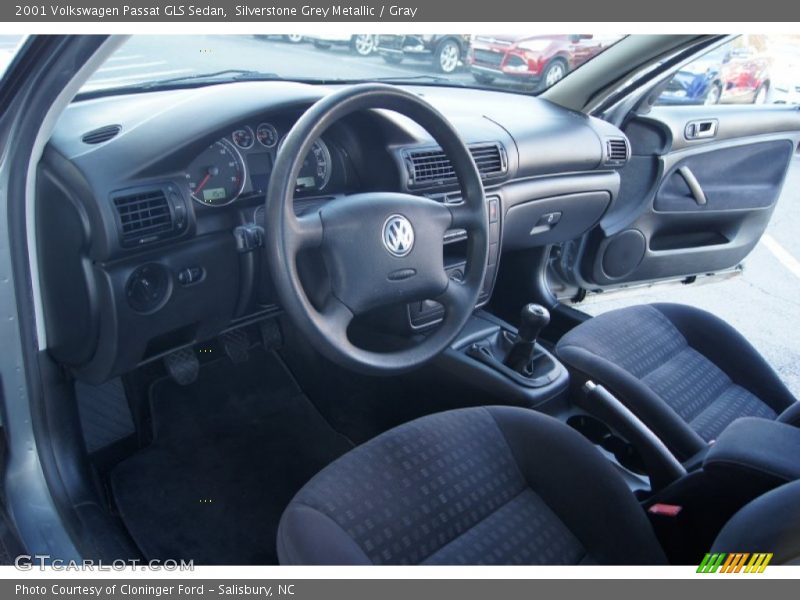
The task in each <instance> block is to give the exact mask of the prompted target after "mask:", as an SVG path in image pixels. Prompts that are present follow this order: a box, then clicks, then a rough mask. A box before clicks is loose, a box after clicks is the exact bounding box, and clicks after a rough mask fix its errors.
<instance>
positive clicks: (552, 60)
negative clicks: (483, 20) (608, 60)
mask: <svg viewBox="0 0 800 600" xmlns="http://www.w3.org/2000/svg"><path fill="white" fill-rule="evenodd" d="M616 39H617V38H616V37H614V38H613V39H605V38H603V39H600V38H594V36H591V35H535V36H520V35H491V36H485V35H479V36H475V37H474V38H473V40H472V45H471V49H470V53H469V59H468V60H469V64H470V70H471V71H472V76H473V77H474V78H475V81H477V82H478V83H482V84H485V85H488V84H490V83H492V82H494V81H495V80H496V79H503V80H506V81H511V82H515V83H518V84H523V85H525V86H533V87H535V88H537V89H546V88H548V87H550V86H551V85H553V84H554V83H556V82H557V81H559V80H561V79H563V77H564V76H565V75H566V74H567V73H569V72H570V71H572V70H573V69H575V68H577V67H579V66H580V65H582V64H583V63H584V62H586V61H587V60H589V59H590V58H593V57H594V56H596V55H597V54H599V53H600V52H601V51H602V50H603V49H604V48H606V47H608V45H610V43H613V41H616Z"/></svg>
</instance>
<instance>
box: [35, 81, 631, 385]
mask: <svg viewBox="0 0 800 600" xmlns="http://www.w3.org/2000/svg"><path fill="white" fill-rule="evenodd" d="M332 89H335V88H332V87H321V86H314V85H307V84H300V83H292V82H239V83H231V84H220V85H210V86H206V87H200V88H195V89H181V90H173V91H158V92H148V93H140V94H128V95H119V96H108V97H104V98H96V99H91V100H85V101H78V102H74V103H73V104H72V105H71V106H70V107H69V108H68V109H67V110H66V111H65V113H64V114H63V115H62V116H61V117H60V119H59V121H58V123H57V126H56V129H55V131H54V134H53V136H52V138H51V140H50V142H49V144H48V146H47V148H46V151H45V154H44V156H43V159H42V161H41V164H40V166H39V176H38V185H37V230H38V239H39V240H40V247H39V252H38V255H39V267H40V275H41V277H40V279H41V280H42V282H43V289H42V292H43V298H44V311H45V322H46V326H47V335H48V348H49V351H50V353H51V354H52V355H53V356H54V358H55V359H56V360H58V361H59V362H60V363H62V364H65V365H67V366H68V367H70V368H71V369H72V370H73V372H74V373H75V375H76V376H77V377H78V378H80V379H83V380H86V381H88V382H94V383H97V382H101V381H105V380H107V379H108V378H110V377H113V376H116V375H119V374H121V373H124V372H127V371H130V370H132V369H134V368H136V367H137V366H138V365H140V364H142V363H144V362H147V361H150V360H154V359H157V358H159V357H161V356H163V355H165V354H167V353H169V352H172V351H174V350H176V349H179V348H181V347H183V346H187V345H190V344H193V343H197V342H199V341H203V340H207V339H211V338H213V337H215V336H217V335H219V334H220V333H222V332H224V331H227V330H229V329H231V328H233V327H236V326H238V325H240V324H244V323H248V322H255V321H257V320H259V319H263V318H266V317H268V316H271V315H274V314H278V313H279V312H280V310H281V307H280V306H279V305H278V303H277V301H276V299H275V295H274V293H273V290H272V287H271V284H270V282H269V274H268V271H267V269H266V260H265V257H264V250H263V246H264V240H263V236H264V235H265V234H264V226H265V222H264V215H265V212H266V211H265V197H266V192H267V187H268V184H269V179H270V174H271V172H272V167H273V165H274V164H275V160H276V157H277V155H278V153H279V152H280V151H281V147H282V140H283V139H284V138H285V136H286V135H287V133H288V132H289V131H290V129H291V127H292V125H293V124H294V122H295V121H296V120H297V119H298V118H299V116H300V115H301V114H302V113H303V112H304V111H305V110H306V109H307V108H308V107H309V106H310V105H311V104H312V103H313V102H315V101H316V100H318V99H319V98H321V97H322V96H323V95H324V94H325V93H327V92H329V91H331V90H332ZM408 89H410V90H412V91H413V92H414V93H417V94H419V95H420V96H422V97H424V98H425V99H426V100H427V101H429V102H430V103H431V104H433V105H434V106H435V107H436V108H438V109H439V110H440V111H441V112H442V113H444V114H445V116H446V117H448V119H449V120H450V121H451V123H453V125H454V126H455V127H456V129H457V130H458V131H459V133H460V134H461V135H462V137H463V139H464V140H465V142H466V143H467V146H468V148H469V149H470V152H471V153H472V155H473V158H474V160H475V162H476V165H477V167H478V169H479V171H480V172H481V176H482V178H483V183H484V187H485V189H486V197H487V212H488V215H489V223H490V247H489V259H488V263H487V269H486V271H487V274H486V278H485V280H484V286H483V290H482V292H481V294H480V297H479V303H478V305H479V306H480V305H483V304H485V303H487V302H489V300H490V299H491V296H492V292H493V289H494V284H495V281H496V278H497V274H498V272H499V270H500V268H501V265H502V256H503V254H505V253H509V252H516V251H519V250H523V249H526V248H531V247H537V246H546V245H549V244H553V243H558V242H561V241H568V240H570V239H574V238H576V237H578V236H580V235H582V234H583V233H585V232H586V231H588V230H589V229H591V228H592V227H594V226H596V225H597V224H598V223H599V222H600V221H601V219H602V217H603V215H604V214H606V212H607V211H608V209H609V207H610V206H611V205H612V203H613V201H614V198H615V197H616V195H617V193H618V191H619V186H620V177H619V172H618V171H619V169H620V168H622V167H623V166H624V164H625V162H626V161H627V158H628V154H629V149H628V147H627V140H626V139H625V136H624V135H623V134H622V132H621V131H619V130H618V129H617V128H616V127H614V126H612V125H610V124H608V123H606V122H604V121H600V120H598V119H594V118H590V117H587V116H585V115H582V114H579V113H574V112H571V111H567V110H565V109H562V108H560V107H557V106H555V105H553V104H550V103H548V102H546V101H543V100H538V99H536V98H533V97H530V96H523V95H519V94H512V93H502V92H496V91H484V90H474V89H461V88H445V87H433V86H419V87H409V88H408ZM620 142H622V147H623V152H622V154H620V153H619V152H616V153H615V149H616V150H618V149H619V147H620ZM370 191H396V192H404V193H413V194H419V195H425V196H428V197H429V198H433V199H435V200H438V201H441V202H457V201H458V200H459V189H458V184H457V181H456V179H455V177H454V173H453V171H452V167H451V166H450V164H449V160H448V159H447V157H446V156H445V155H444V154H443V153H442V152H441V149H439V148H438V146H437V145H436V144H435V142H434V141H433V140H432V138H431V137H430V136H429V135H428V134H427V132H425V131H424V130H423V129H422V128H421V127H419V126H418V125H417V124H415V123H414V122H412V121H410V120H409V119H407V118H405V117H402V116H400V115H398V114H397V113H393V112H389V111H380V110H376V111H367V112H360V113H353V114H351V115H348V116H347V117H345V118H343V119H342V120H340V121H339V122H338V123H336V124H335V125H333V126H331V127H330V128H329V129H328V130H327V131H325V132H324V133H323V135H322V137H320V138H319V139H317V140H315V141H314V143H313V145H312V147H311V151H310V152H309V153H308V155H307V156H306V157H305V159H304V162H303V165H302V167H301V169H300V172H299V174H298V177H297V181H296V188H295V211H296V212H297V213H298V214H302V213H304V212H307V211H313V210H316V209H318V208H319V207H320V206H322V205H323V204H324V203H327V202H335V201H336V199H337V198H339V197H341V196H343V195H346V194H351V193H357V192H358V193H368V192H370ZM443 243H444V244H445V252H444V259H445V264H444V265H443V266H444V268H445V269H446V271H447V272H448V274H449V275H450V276H451V277H452V278H459V277H460V276H463V268H464V260H465V258H464V257H465V256H466V244H467V239H466V234H465V232H463V231H459V230H454V231H448V232H447V234H446V235H445V239H444V240H443ZM303 261H304V262H303V264H302V265H300V264H298V267H299V268H300V271H301V275H302V276H303V279H304V283H305V284H306V286H307V289H309V295H310V299H311V300H312V302H315V301H318V302H321V301H322V298H323V296H324V294H325V293H326V289H327V288H326V285H325V266H324V261H322V260H321V259H320V258H319V257H314V256H309V257H308V258H307V259H305V258H304V259H303ZM441 316H442V307H441V306H439V305H437V304H436V303H435V302H432V301H430V300H421V301H420V302H415V303H412V304H409V305H403V306H397V307H390V308H389V309H388V312H387V313H386V314H383V315H381V318H380V319H378V321H380V322H383V323H388V324H389V328H390V329H391V330H392V331H393V332H394V333H405V334H409V335H410V334H412V333H414V332H422V333H423V334H424V332H425V331H426V330H428V329H430V328H432V327H435V326H436V324H437V322H438V321H439V320H440V319H441Z"/></svg>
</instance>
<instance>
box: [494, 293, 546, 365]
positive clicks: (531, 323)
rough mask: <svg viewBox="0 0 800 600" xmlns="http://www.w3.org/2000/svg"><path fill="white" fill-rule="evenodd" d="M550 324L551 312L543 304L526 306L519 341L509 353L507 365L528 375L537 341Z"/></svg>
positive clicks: (520, 325)
mask: <svg viewBox="0 0 800 600" xmlns="http://www.w3.org/2000/svg"><path fill="white" fill-rule="evenodd" d="M549 322H550V312H549V311H548V310H547V309H546V308H545V307H544V306H542V305H541V304H526V305H525V306H524V307H523V309H522V313H521V314H520V324H519V331H518V333H517V339H516V341H515V342H514V345H513V346H512V347H511V350H510V351H509V352H508V355H507V356H506V359H505V360H504V361H503V362H504V363H505V365H506V366H507V367H509V368H511V369H514V370H515V371H516V372H517V373H519V374H521V375H526V372H527V369H528V366H529V365H530V363H531V360H532V359H533V355H534V352H535V349H536V339H537V338H538V337H539V333H541V331H542V329H544V328H545V327H546V326H547V324H548V323H549Z"/></svg>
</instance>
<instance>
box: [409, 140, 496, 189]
mask: <svg viewBox="0 0 800 600" xmlns="http://www.w3.org/2000/svg"><path fill="white" fill-rule="evenodd" d="M469 151H470V153H471V154H472V158H473V159H474V160H475V164H476V165H477V166H478V171H480V174H481V178H483V179H491V178H493V177H500V176H502V175H505V174H506V173H507V172H508V160H507V158H506V152H505V148H503V146H502V145H501V144H498V143H489V144H470V146H469ZM403 159H404V160H405V163H406V168H407V169H408V177H409V184H410V185H411V186H420V185H443V184H447V183H453V182H455V181H456V173H455V170H454V169H453V165H452V164H451V163H450V159H448V158H447V156H446V155H445V154H444V152H442V150H441V149H439V148H426V149H421V150H407V151H404V153H403Z"/></svg>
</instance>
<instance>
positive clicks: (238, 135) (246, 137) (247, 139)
mask: <svg viewBox="0 0 800 600" xmlns="http://www.w3.org/2000/svg"><path fill="white" fill-rule="evenodd" d="M231 139H232V140H233V143H234V144H236V145H237V146H239V148H241V149H242V150H248V149H250V148H252V147H253V144H255V143H256V138H255V136H254V135H253V130H252V129H250V128H249V127H242V128H241V129H237V130H236V131H234V132H233V133H232V134H231Z"/></svg>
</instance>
